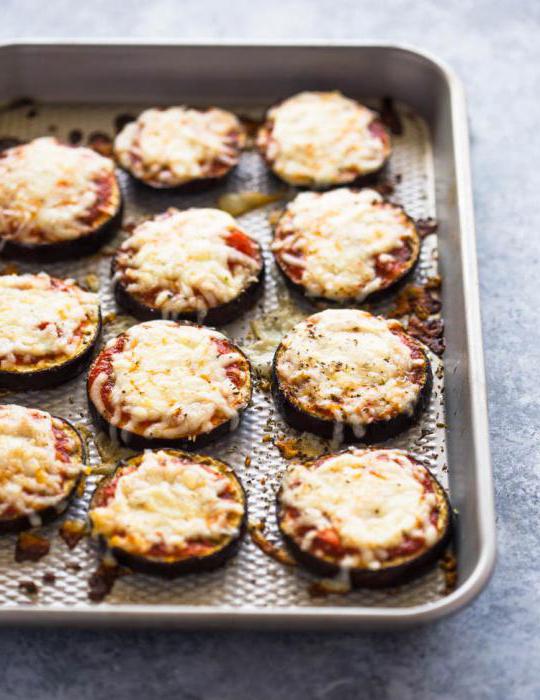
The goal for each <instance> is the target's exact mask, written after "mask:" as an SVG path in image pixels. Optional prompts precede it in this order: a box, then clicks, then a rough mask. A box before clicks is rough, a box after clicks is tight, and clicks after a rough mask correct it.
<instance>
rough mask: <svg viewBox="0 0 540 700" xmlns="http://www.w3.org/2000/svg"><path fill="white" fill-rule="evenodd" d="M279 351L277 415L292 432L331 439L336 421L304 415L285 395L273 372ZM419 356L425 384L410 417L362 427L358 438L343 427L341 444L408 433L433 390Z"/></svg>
mask: <svg viewBox="0 0 540 700" xmlns="http://www.w3.org/2000/svg"><path fill="white" fill-rule="evenodd" d="M280 349H281V345H279V346H278V348H277V350H276V353H275V355H274V360H273V362H272V396H273V398H274V402H275V403H276V406H277V407H278V410H279V412H280V413H281V415H282V416H283V418H284V419H285V421H286V422H287V423H288V424H289V425H290V426H291V427H292V428H295V429H296V430H299V431H300V432H304V431H307V432H309V433H315V435H319V436H320V437H323V438H328V439H331V438H333V437H334V436H335V431H336V429H337V426H338V424H337V423H336V422H335V421H331V420H324V419H323V418H318V417H317V416H314V415H311V414H309V413H306V411H304V410H303V409H301V408H300V407H298V406H296V405H295V404H294V403H293V401H292V399H291V398H289V396H288V395H287V390H286V388H284V387H283V386H282V385H281V382H280V380H279V379H278V375H277V371H276V366H277V360H278V357H279V352H280ZM422 352H423V353H424V362H425V364H424V367H425V381H424V384H423V386H422V389H421V392H420V395H419V397H418V401H417V402H416V405H415V407H414V411H413V412H412V414H411V415H408V414H406V413H400V414H399V415H397V416H395V417H394V418H391V419H389V420H383V421H374V422H373V423H370V424H369V425H366V426H365V428H366V431H365V433H364V435H362V436H361V437H357V436H356V435H355V434H354V432H353V429H352V427H351V426H350V425H347V424H346V423H343V424H342V428H343V442H363V443H366V444H371V443H374V442H384V441H385V440H388V439H389V438H391V437H394V436H395V435H397V434H398V433H401V432H403V431H404V430H407V429H408V428H410V427H411V426H412V425H414V424H415V423H416V422H417V421H418V418H419V417H420V415H421V413H422V412H423V410H424V409H425V407H426V406H427V404H428V403H429V399H430V396H431V390H432V387H433V372H432V369H431V363H430V361H429V358H428V356H427V354H426V352H425V351H424V350H423V349H422Z"/></svg>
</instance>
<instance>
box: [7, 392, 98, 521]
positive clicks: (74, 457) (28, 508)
mask: <svg viewBox="0 0 540 700" xmlns="http://www.w3.org/2000/svg"><path fill="white" fill-rule="evenodd" d="M51 449H52V450H54V451H55V458H54V460H53V461H52V463H51V460H50V450H51ZM25 450H26V451H27V453H28V459H24V458H23V457H22V455H24V454H25V452H24V451H25ZM30 460H32V461H33V463H34V464H36V465H38V466H36V468H35V470H34V472H33V473H29V462H30ZM86 460H87V455H86V448H85V444H84V441H83V439H82V438H81V436H80V435H79V433H78V432H77V430H76V429H75V428H74V427H73V425H71V423H69V422H68V421H67V420H65V419H64V418H58V417H56V416H51V415H50V414H49V413H46V412H45V411H39V410H37V409H33V408H25V407H23V406H17V405H13V404H8V405H1V406H0V463H1V464H2V469H0V476H1V479H0V492H1V494H2V497H1V498H0V533H2V534H3V533H10V532H20V531H21V530H26V529H28V528H31V527H38V526H41V525H44V524H46V523H48V522H50V521H51V520H54V519H55V518H57V517H58V516H59V515H60V514H61V513H62V512H63V511H65V510H66V508H67V506H68V505H69V502H70V499H71V498H72V497H73V496H74V495H75V492H76V490H77V487H78V485H79V482H80V480H81V477H82V470H83V467H84V465H85V463H86ZM19 479H20V480H21V489H20V491H19V492H17V491H14V490H13V488H10V489H8V490H7V493H6V485H10V486H13V484H17V481H18V480H19ZM14 493H15V494H16V498H17V499H18V502H11V500H10V499H15V496H14V495H13V494H14ZM21 501H22V502H21Z"/></svg>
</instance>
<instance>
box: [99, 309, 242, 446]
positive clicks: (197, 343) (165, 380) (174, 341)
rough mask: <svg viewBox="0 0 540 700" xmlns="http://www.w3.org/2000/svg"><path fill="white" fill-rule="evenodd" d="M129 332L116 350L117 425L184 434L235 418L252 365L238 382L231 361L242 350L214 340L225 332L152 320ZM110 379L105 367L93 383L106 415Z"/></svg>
mask: <svg viewBox="0 0 540 700" xmlns="http://www.w3.org/2000/svg"><path fill="white" fill-rule="evenodd" d="M126 337H127V342H126V344H125V346H124V348H123V350H121V351H120V352H115V353H114V354H113V355H112V375H113V386H112V390H111V395H110V401H111V403H112V405H113V406H114V408H115V411H114V414H113V415H112V416H107V420H108V421H109V423H111V424H112V425H113V426H116V427H119V428H121V429H123V430H128V431H132V432H136V433H142V434H143V435H145V436H147V437H159V438H180V437H192V436H196V435H198V434H199V433H203V432H209V431H211V430H212V429H213V428H214V427H216V425H219V424H221V423H223V422H225V421H227V420H232V421H233V422H234V421H235V420H236V419H237V416H238V408H239V407H240V406H242V407H243V406H244V405H245V403H246V402H247V398H248V395H249V382H248V381H247V379H248V373H249V369H248V368H247V367H246V368H245V370H243V371H241V374H242V379H243V383H242V386H241V387H240V388H237V387H236V386H235V384H234V383H233V382H232V381H231V379H230V377H229V376H228V374H227V367H229V366H230V365H231V364H234V363H238V362H239V361H241V360H242V356H241V355H240V353H239V352H238V351H237V350H235V349H232V350H231V352H227V353H224V354H220V353H219V351H218V349H217V346H216V342H215V341H220V340H226V338H225V336H224V335H222V334H221V333H218V332H217V331H213V330H211V329H208V328H201V327H199V326H189V325H178V324H176V323H173V322H171V321H149V322H146V323H141V324H139V325H136V326H132V327H131V328H130V329H129V330H128V331H127V332H126ZM115 342H116V340H115V339H113V340H112V341H111V342H110V344H109V345H108V346H106V347H105V350H107V348H108V347H110V346H113V345H114V344H115ZM96 362H99V358H98V359H97V360H96ZM106 380H107V376H106V375H105V373H104V372H102V373H100V374H98V375H97V377H96V378H95V381H94V382H93V383H92V385H91V387H90V396H91V398H92V401H93V402H94V404H95V405H96V406H97V408H98V410H99V411H100V413H102V415H105V414H106V409H105V406H104V404H103V400H102V395H101V390H102V387H103V384H104V382H105V381H106ZM122 413H127V414H128V415H129V421H127V422H126V421H124V420H123V419H122ZM141 424H142V425H141Z"/></svg>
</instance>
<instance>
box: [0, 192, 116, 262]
mask: <svg viewBox="0 0 540 700" xmlns="http://www.w3.org/2000/svg"><path fill="white" fill-rule="evenodd" d="M119 191H120V190H119ZM122 212H123V200H122V197H121V195H120V199H119V203H118V209H117V211H116V213H115V214H114V215H113V216H112V217H111V218H110V219H108V220H107V221H105V223H103V224H101V226H99V227H98V228H97V229H96V230H94V231H92V232H91V233H87V234H86V235H85V236H81V237H80V238H74V239H72V240H69V241H56V242H55V243H41V244H39V243H18V242H17V241H11V240H8V239H6V240H4V241H2V239H1V237H0V257H2V258H5V259H6V260H25V261H28V262H38V263H51V262H59V261H62V260H74V259H76V258H82V257H85V256H86V255H91V254H92V253H95V252H97V251H98V250H99V249H100V248H101V247H102V246H104V245H105V244H106V243H108V242H109V241H110V239H111V238H112V237H113V236H114V235H115V233H116V232H117V231H118V229H119V228H120V224H121V223H122Z"/></svg>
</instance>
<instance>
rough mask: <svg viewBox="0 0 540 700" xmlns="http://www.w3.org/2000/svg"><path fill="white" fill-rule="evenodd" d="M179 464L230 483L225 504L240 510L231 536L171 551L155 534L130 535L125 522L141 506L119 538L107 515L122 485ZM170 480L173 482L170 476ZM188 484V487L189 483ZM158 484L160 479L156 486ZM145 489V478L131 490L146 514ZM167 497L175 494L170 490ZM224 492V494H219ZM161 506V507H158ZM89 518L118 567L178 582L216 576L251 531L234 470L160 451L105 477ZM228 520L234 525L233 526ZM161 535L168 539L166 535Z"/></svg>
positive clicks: (233, 515) (137, 457) (198, 457)
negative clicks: (136, 475)
mask: <svg viewBox="0 0 540 700" xmlns="http://www.w3.org/2000/svg"><path fill="white" fill-rule="evenodd" d="M175 462H178V463H179V464H185V465H186V467H188V468H189V469H190V470H193V469H195V470H197V469H199V468H200V470H201V474H202V475H204V478H206V479H208V478H210V477H209V475H211V476H212V478H215V477H217V478H218V479H221V478H225V479H227V481H228V485H227V487H226V491H225V493H226V500H227V501H228V502H230V501H233V502H234V504H235V505H236V506H237V509H236V511H230V512H229V513H228V514H227V515H226V520H227V527H226V528H225V530H226V531H225V532H223V533H222V534H221V535H220V536H219V537H217V538H216V539H215V540H214V539H212V540H211V541H208V539H204V538H199V539H197V538H195V539H194V540H193V541H191V542H188V541H186V542H185V543H184V545H183V546H179V547H177V548H176V549H175V547H174V546H167V543H166V542H157V543H156V539H158V538H157V537H156V533H154V532H150V531H147V532H140V531H138V530H137V532H133V531H132V530H131V531H130V529H129V527H127V528H126V521H127V520H129V518H130V515H131V517H132V518H136V505H137V504H135V506H133V508H134V510H133V511H132V512H131V513H130V511H129V504H128V506H127V507H128V512H127V513H124V519H123V523H122V531H121V533H120V536H118V535H119V533H118V532H116V531H115V527H114V523H113V524H110V522H109V523H108V524H107V517H106V516H107V513H106V510H105V517H103V516H104V509H107V507H108V505H109V504H110V503H111V501H113V500H114V497H115V494H116V490H117V488H118V485H119V482H120V481H121V480H122V479H125V478H126V477H128V476H129V475H130V474H134V473H135V472H137V473H139V470H146V472H145V474H146V473H147V472H149V473H152V470H159V468H160V467H161V468H164V465H166V464H168V465H169V469H170V468H171V467H170V465H171V464H172V465H174V463H175ZM164 478H165V477H164ZM166 478H167V479H169V480H170V479H171V477H170V475H169V476H168V477H166ZM174 478H175V479H176V478H178V479H181V475H180V476H179V475H175V477H174ZM183 483H184V484H185V481H184V482H183ZM154 484H155V480H154V481H153V484H152V485H154ZM167 484H168V486H170V485H171V484H170V483H169V481H168V482H167ZM144 486H145V483H144V476H143V477H142V481H141V482H140V484H139V486H138V488H137V487H133V486H132V490H133V491H132V492H133V493H135V496H136V499H137V500H139V502H142V501H141V500H140V499H144V501H145V503H146V506H145V509H146V510H147V509H148V502H149V500H148V499H149V497H148V496H146V495H145V493H144ZM193 488H195V487H193ZM168 493H169V494H170V493H171V491H170V489H169V490H168ZM221 493H223V491H220V494H221ZM224 500H225V499H224ZM156 507H159V502H158V503H157V506H156ZM179 508H180V506H179ZM89 514H90V520H91V521H92V525H93V533H94V535H96V536H97V537H98V540H99V542H100V545H101V548H102V550H103V551H104V552H106V553H110V554H112V555H113V557H114V559H115V560H116V562H117V563H118V564H120V565H121V566H125V567H128V568H129V569H131V570H132V571H137V572H140V573H143V574H151V575H157V576H161V577H166V578H175V577H177V576H181V575H183V574H189V573H199V572H203V571H211V570H213V569H216V568H218V567H221V566H223V565H224V564H225V563H226V561H227V560H229V559H230V558H231V557H233V556H234V555H235V554H236V553H237V551H238V548H239V546H240V543H241V541H242V538H243V536H244V534H245V530H246V521H247V499H246V494H245V491H244V488H243V486H242V484H241V482H240V480H239V479H238V477H237V476H236V474H235V472H234V471H233V470H232V469H231V467H229V466H228V465H227V464H225V463H224V462H221V461H219V460H217V459H213V458H211V457H207V456H205V455H197V454H193V453H186V452H181V451H179V450H172V449H168V450H163V451H160V452H150V451H147V452H145V453H144V454H138V455H135V456H134V457H131V458H129V459H127V460H124V461H122V462H120V463H119V465H118V466H117V468H116V470H115V471H114V473H113V474H112V475H111V476H107V477H105V478H104V479H103V480H102V481H101V482H100V483H99V484H98V486H97V488H96V491H95V493H94V495H93V497H92V500H91V503H90V510H89ZM199 517H202V516H199ZM229 520H230V521H231V522H228V521H229ZM104 523H105V524H104ZM180 524H181V522H180ZM128 525H129V523H128ZM166 527H167V524H166V522H165V523H164V524H163V527H162V528H161V530H163V529H165V528H166ZM160 534H161V535H162V537H163V534H162V532H160ZM130 535H131V538H130ZM145 535H148V537H149V540H150V541H151V543H152V544H150V542H148V541H147V542H145V541H144V537H145ZM145 545H146V546H145Z"/></svg>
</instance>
